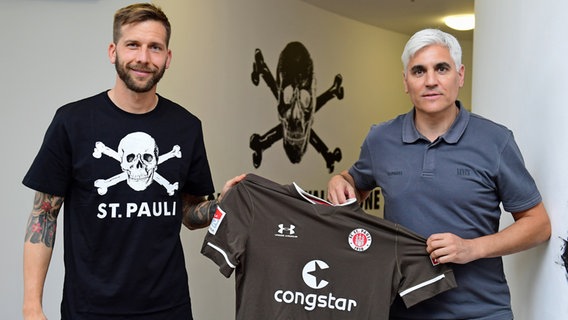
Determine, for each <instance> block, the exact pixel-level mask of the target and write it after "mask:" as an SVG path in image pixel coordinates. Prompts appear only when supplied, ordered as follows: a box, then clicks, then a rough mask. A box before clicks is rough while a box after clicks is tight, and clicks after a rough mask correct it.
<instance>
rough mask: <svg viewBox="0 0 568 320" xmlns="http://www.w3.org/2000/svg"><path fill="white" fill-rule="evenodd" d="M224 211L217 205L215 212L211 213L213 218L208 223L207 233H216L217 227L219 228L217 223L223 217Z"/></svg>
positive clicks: (219, 222)
mask: <svg viewBox="0 0 568 320" xmlns="http://www.w3.org/2000/svg"><path fill="white" fill-rule="evenodd" d="M225 215H226V213H225V211H223V210H221V208H219V207H217V210H216V211H215V214H214V215H213V219H212V220H211V224H210V225H209V233H211V234H212V235H215V234H216V233H217V229H219V225H220V224H221V222H222V221H223V218H225Z"/></svg>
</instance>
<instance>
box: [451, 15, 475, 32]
mask: <svg viewBox="0 0 568 320" xmlns="http://www.w3.org/2000/svg"><path fill="white" fill-rule="evenodd" d="M444 23H445V24H446V25H447V26H448V27H450V28H452V29H455V30H460V31H466V30H471V29H473V28H475V15H473V14H459V15H454V16H447V17H445V18H444Z"/></svg>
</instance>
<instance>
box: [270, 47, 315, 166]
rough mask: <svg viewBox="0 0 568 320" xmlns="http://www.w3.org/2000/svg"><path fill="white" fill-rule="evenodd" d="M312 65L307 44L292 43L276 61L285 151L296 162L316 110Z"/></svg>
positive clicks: (279, 112) (300, 154)
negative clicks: (305, 45)
mask: <svg viewBox="0 0 568 320" xmlns="http://www.w3.org/2000/svg"><path fill="white" fill-rule="evenodd" d="M314 82H315V79H314V64H313V62H312V58H311V57H310V54H309V52H308V50H307V49H306V47H304V45H302V44H301V43H299V42H291V43H289V44H288V45H286V47H285V48H284V50H282V53H280V59H279V60H278V68H277V70H276V85H277V88H278V117H279V119H280V123H281V124H282V129H283V130H284V137H283V143H284V150H285V151H286V155H287V156H288V159H290V161H291V162H292V163H298V162H300V160H302V156H303V155H304V153H305V152H306V148H307V147H308V141H309V136H310V130H311V129H312V123H313V122H314V113H315V98H314V97H315V83H314Z"/></svg>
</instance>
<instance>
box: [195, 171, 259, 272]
mask: <svg viewBox="0 0 568 320" xmlns="http://www.w3.org/2000/svg"><path fill="white" fill-rule="evenodd" d="M244 184H245V182H240V183H239V184H237V185H236V186H234V187H232V188H231V189H229V191H228V192H227V193H226V194H225V196H224V197H223V200H222V201H221V202H220V203H219V205H218V206H217V211H216V212H215V216H214V217H213V220H212V221H211V224H210V226H209V229H208V231H207V234H206V235H205V239H204V240H203V245H202V247H201V253H202V254H203V255H205V256H206V257H208V258H209V259H211V260H212V261H213V262H215V264H217V265H218V266H219V271H220V272H221V273H222V274H223V275H224V276H225V277H227V278H228V277H229V276H230V275H231V274H232V273H233V271H234V270H235V269H236V268H237V267H238V266H239V265H240V264H241V263H242V262H243V259H244V254H245V249H246V244H247V240H248V236H249V232H248V230H249V228H250V224H251V222H252V214H251V208H250V206H251V205H250V204H251V201H250V200H249V194H248V193H247V192H246V190H245V185H244Z"/></svg>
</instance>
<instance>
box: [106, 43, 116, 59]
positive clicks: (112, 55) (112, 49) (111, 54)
mask: <svg viewBox="0 0 568 320" xmlns="http://www.w3.org/2000/svg"><path fill="white" fill-rule="evenodd" d="M108 58H109V60H110V63H112V64H114V63H115V62H116V44H115V43H114V42H111V43H110V44H109V45H108Z"/></svg>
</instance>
